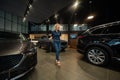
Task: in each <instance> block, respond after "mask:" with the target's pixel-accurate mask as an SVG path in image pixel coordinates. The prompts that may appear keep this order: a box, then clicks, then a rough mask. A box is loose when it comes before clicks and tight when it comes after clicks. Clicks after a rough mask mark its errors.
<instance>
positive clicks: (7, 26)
mask: <svg viewBox="0 0 120 80" xmlns="http://www.w3.org/2000/svg"><path fill="white" fill-rule="evenodd" d="M0 31H6V32H16V33H19V32H22V33H28V22H27V21H26V22H23V21H22V17H18V16H16V15H13V14H11V13H7V12H5V11H2V10H0Z"/></svg>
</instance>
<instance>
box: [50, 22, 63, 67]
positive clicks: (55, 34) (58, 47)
mask: <svg viewBox="0 0 120 80" xmlns="http://www.w3.org/2000/svg"><path fill="white" fill-rule="evenodd" d="M54 28H55V30H54V31H52V39H53V45H54V48H55V51H56V52H55V53H56V64H57V65H60V58H59V55H60V50H61V42H60V36H61V32H60V30H59V29H60V24H58V23H57V24H55V26H54Z"/></svg>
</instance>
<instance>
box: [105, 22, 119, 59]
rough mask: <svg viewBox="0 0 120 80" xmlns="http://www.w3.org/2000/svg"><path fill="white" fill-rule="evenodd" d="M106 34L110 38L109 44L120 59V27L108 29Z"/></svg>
mask: <svg viewBox="0 0 120 80" xmlns="http://www.w3.org/2000/svg"><path fill="white" fill-rule="evenodd" d="M104 34H106V36H108V37H109V38H110V40H109V41H108V42H107V43H108V44H109V45H110V46H111V47H112V49H113V50H114V51H115V53H116V55H117V56H119V57H120V53H119V50H120V25H119V24H118V25H112V26H110V27H107V28H106V30H105V32H104Z"/></svg>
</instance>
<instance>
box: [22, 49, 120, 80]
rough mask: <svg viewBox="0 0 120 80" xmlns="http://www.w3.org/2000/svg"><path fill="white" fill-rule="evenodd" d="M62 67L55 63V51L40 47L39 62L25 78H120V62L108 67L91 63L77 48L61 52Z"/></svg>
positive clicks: (27, 79) (66, 79)
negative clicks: (48, 51)
mask: <svg viewBox="0 0 120 80" xmlns="http://www.w3.org/2000/svg"><path fill="white" fill-rule="evenodd" d="M60 56H61V67H58V66H56V65H55V54H54V52H50V53H46V52H45V50H43V49H39V48H38V64H37V66H36V67H35V69H34V70H33V71H31V72H30V73H29V74H27V75H26V76H25V77H24V78H23V79H24V80H120V63H119V62H114V63H112V64H111V65H109V66H107V67H98V66H94V65H91V64H89V63H88V62H86V61H85V60H84V59H83V55H82V54H80V53H78V52H77V51H76V50H75V49H70V48H68V49H66V51H65V52H61V55H60Z"/></svg>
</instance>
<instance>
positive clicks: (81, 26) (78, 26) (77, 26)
mask: <svg viewBox="0 0 120 80" xmlns="http://www.w3.org/2000/svg"><path fill="white" fill-rule="evenodd" d="M86 29H88V26H87V24H71V27H70V31H84V30H86Z"/></svg>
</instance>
